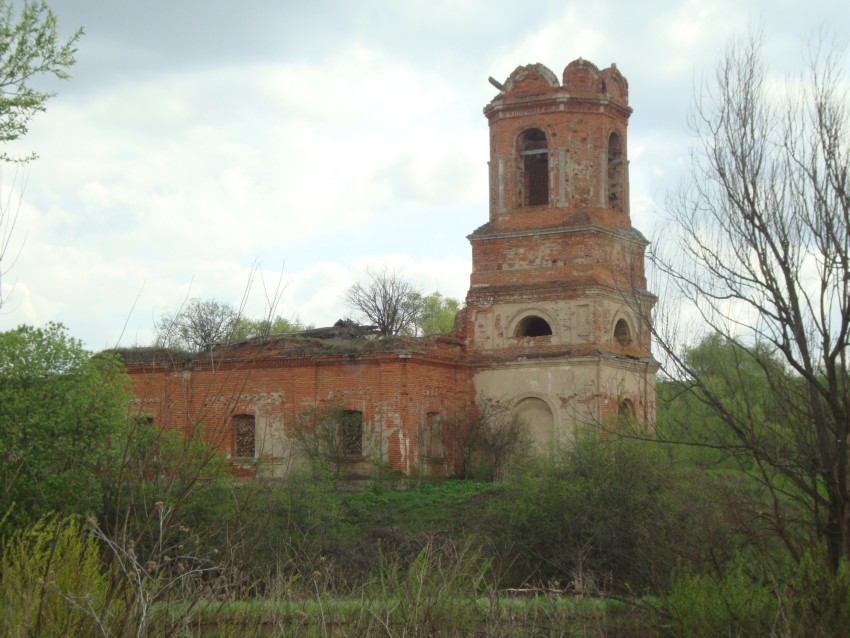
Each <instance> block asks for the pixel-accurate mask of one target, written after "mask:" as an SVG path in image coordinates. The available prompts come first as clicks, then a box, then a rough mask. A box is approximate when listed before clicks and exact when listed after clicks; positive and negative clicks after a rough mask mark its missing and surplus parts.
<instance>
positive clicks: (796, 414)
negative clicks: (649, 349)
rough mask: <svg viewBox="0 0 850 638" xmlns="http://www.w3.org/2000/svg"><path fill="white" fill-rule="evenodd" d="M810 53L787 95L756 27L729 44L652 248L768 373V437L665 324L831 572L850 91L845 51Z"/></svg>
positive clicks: (837, 515) (838, 542)
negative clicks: (791, 503) (801, 511)
mask: <svg viewBox="0 0 850 638" xmlns="http://www.w3.org/2000/svg"><path fill="white" fill-rule="evenodd" d="M809 61H810V64H809V67H808V74H807V77H805V78H804V79H803V81H802V82H796V83H795V82H788V83H787V84H786V85H785V88H784V90H783V89H782V88H780V87H778V85H777V84H776V83H772V82H769V78H768V73H767V71H766V69H765V66H764V64H763V62H762V54H761V37H760V36H752V37H750V38H749V40H747V41H744V42H734V43H733V44H731V45H730V46H729V48H728V49H727V51H726V53H725V55H724V56H723V58H722V59H721V61H720V63H719V64H718V66H717V70H716V74H715V76H714V80H713V82H712V84H711V85H710V86H709V87H707V88H706V89H705V90H704V91H703V92H702V93H701V94H700V95H698V97H697V101H696V105H695V108H694V114H693V119H692V123H693V128H694V132H695V133H696V139H697V142H696V147H695V148H694V150H693V158H692V168H691V171H692V172H691V179H690V180H689V181H688V182H687V184H686V185H685V187H684V188H683V189H682V190H681V191H680V193H679V194H678V196H676V197H674V198H671V201H670V202H669V205H668V209H669V214H670V217H671V221H672V222H673V223H672V224H671V225H670V227H671V228H673V229H674V230H673V232H675V233H677V234H678V236H677V237H675V239H676V240H677V241H670V239H669V238H666V239H665V241H664V242H656V246H658V245H659V244H662V246H661V247H660V248H656V252H655V253H654V255H653V260H654V263H655V265H656V267H658V268H659V269H660V270H661V271H662V272H663V273H665V274H666V275H667V276H668V277H667V278H668V281H669V285H670V286H672V288H673V289H674V290H676V291H678V293H679V301H681V302H682V303H683V304H686V305H687V306H688V307H690V308H691V310H692V311H694V312H696V313H698V315H699V316H701V317H702V319H703V321H704V322H705V323H706V324H707V325H708V326H709V327H710V328H711V329H712V330H713V331H715V332H717V333H718V334H720V335H721V336H722V338H723V340H724V341H725V342H726V343H729V344H733V345H734V351H733V352H734V354H735V356H736V357H739V358H742V359H741V361H740V363H739V365H742V366H744V365H746V366H756V367H758V368H759V369H760V370H761V374H762V375H763V377H764V379H765V380H766V382H767V383H768V384H769V387H770V390H771V399H772V401H774V402H775V403H776V408H777V411H778V412H779V413H781V414H783V415H784V420H783V423H782V424H777V427H772V428H770V436H764V432H763V431H761V432H760V431H759V430H758V428H757V427H756V423H755V421H754V419H753V418H752V416H753V415H754V414H755V412H754V408H755V407H756V406H755V405H749V406H743V408H744V409H741V407H742V406H736V405H732V404H730V403H729V401H728V396H724V393H723V392H720V391H718V388H717V387H715V386H713V385H712V377H711V375H706V374H704V371H702V370H701V369H700V367H699V366H698V365H696V364H695V363H696V362H695V361H694V359H693V358H689V357H687V356H686V355H685V354H683V350H682V349H681V348H680V347H679V345H680V344H679V343H678V342H677V340H676V338H675V335H672V334H671V333H668V332H666V331H665V330H663V328H664V325H665V324H664V322H663V321H659V322H657V324H656V331H657V342H658V344H659V346H660V347H661V349H662V350H663V353H662V354H663V355H666V357H667V361H668V363H669V365H670V373H671V376H673V377H674V378H678V379H683V380H686V381H687V382H688V384H689V385H690V387H691V388H692V389H693V391H694V393H695V396H697V397H698V398H699V399H700V400H701V401H702V402H703V403H704V404H705V405H707V406H709V407H710V408H711V410H712V411H713V413H714V414H715V415H716V416H717V417H718V418H719V419H720V420H721V421H722V423H723V425H724V426H725V427H726V428H727V429H728V431H729V433H730V435H731V436H733V437H734V444H735V445H736V446H739V447H740V448H741V449H743V450H746V451H747V452H748V453H749V455H750V456H751V457H752V459H753V462H754V464H755V467H756V468H757V469H756V471H757V473H758V474H759V475H760V476H761V478H762V480H763V481H764V484H765V486H766V487H767V488H768V489H771V490H773V493H774V495H775V497H776V499H777V500H781V499H785V498H788V497H789V496H791V497H794V498H797V499H799V500H800V502H801V503H802V504H803V505H804V506H805V507H806V509H807V512H808V517H807V520H808V524H809V529H810V530H812V531H813V532H814V533H815V534H816V536H817V537H818V538H819V539H820V540H822V541H823V542H824V543H825V545H826V548H827V554H828V558H829V566H830V567H831V568H832V569H833V570H834V569H837V568H838V566H839V564H840V562H841V560H842V559H848V558H850V474H848V469H850V468H848V461H849V460H850V458H848V454H850V450H848V427H850V383H848V370H847V347H848V342H849V341H850V122H849V121H848V120H850V106H848V105H850V100H848V95H847V78H846V77H845V76H844V75H843V73H842V65H843V64H844V63H845V62H844V56H843V55H840V54H839V53H837V52H835V51H830V52H824V51H823V50H821V49H819V48H817V47H816V48H814V49H813V50H812V51H811V54H810V58H809ZM664 246H675V248H676V249H677V250H678V251H680V252H678V253H675V254H674V253H672V252H671V253H670V254H663V252H661V251H663V248H664ZM777 358H778V359H779V360H780V361H781V362H782V365H781V366H777V365H776V359H777ZM744 359H745V360H747V361H744ZM734 396H735V400H736V401H740V400H746V395H745V394H741V393H736V394H735V395H734ZM759 400H762V399H761V398H759ZM779 425H781V427H779ZM769 426H770V424H767V427H769ZM758 427H761V428H763V427H766V426H765V422H764V421H762V423H761V424H760V425H759V426H758ZM777 522H779V521H777ZM787 542H788V544H789V547H791V549H792V550H793V547H792V546H793V541H791V540H790V539H789V540H788V541H787Z"/></svg>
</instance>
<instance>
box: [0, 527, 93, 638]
mask: <svg viewBox="0 0 850 638" xmlns="http://www.w3.org/2000/svg"><path fill="white" fill-rule="evenodd" d="M108 587H109V582H108V579H107V578H106V577H105V576H104V574H103V572H102V570H101V566H100V560H99V556H98V545H97V542H96V541H95V540H94V538H92V537H91V536H89V535H88V534H86V532H85V530H84V529H83V526H82V525H81V524H80V522H79V519H78V518H76V517H70V518H65V519H63V518H60V517H58V516H47V517H45V518H42V519H40V520H39V521H37V522H36V523H34V524H33V525H31V526H30V527H27V528H25V529H21V530H18V531H17V532H15V534H13V535H12V536H11V538H9V539H8V541H7V542H6V543H5V545H4V546H3V555H2V559H0V633H2V635H4V636H9V637H10V638H12V637H17V636H20V637H24V636H93V635H99V634H100V631H99V629H100V630H103V629H104V627H103V625H102V624H100V627H99V626H98V620H99V619H101V618H103V617H105V616H106V614H105V613H104V612H105V610H106V609H105V608H106V603H107V592H108Z"/></svg>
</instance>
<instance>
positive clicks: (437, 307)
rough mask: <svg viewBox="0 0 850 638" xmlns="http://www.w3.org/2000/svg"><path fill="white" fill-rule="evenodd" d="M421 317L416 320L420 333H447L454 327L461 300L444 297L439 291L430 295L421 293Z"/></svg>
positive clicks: (419, 297)
mask: <svg viewBox="0 0 850 638" xmlns="http://www.w3.org/2000/svg"><path fill="white" fill-rule="evenodd" d="M417 297H418V299H419V304H420V310H419V319H418V320H417V322H416V332H417V334H420V335H439V334H447V333H449V332H451V331H452V330H453V329H454V325H455V316H456V315H457V313H458V312H460V302H459V301H458V300H457V299H453V298H451V297H444V296H443V295H441V294H440V293H439V292H432V293H431V294H430V295H425V296H422V295H419V294H418V293H417Z"/></svg>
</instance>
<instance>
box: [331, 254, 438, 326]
mask: <svg viewBox="0 0 850 638" xmlns="http://www.w3.org/2000/svg"><path fill="white" fill-rule="evenodd" d="M366 278H367V281H366V282H364V283H357V284H354V285H353V286H351V288H349V289H348V290H347V291H346V293H345V301H346V303H347V304H348V306H349V308H351V309H352V310H354V311H355V312H357V313H359V314H360V315H361V316H362V317H363V318H365V319H366V320H367V321H370V322H371V323H372V324H374V325H375V326H377V328H378V331H379V332H380V334H381V335H383V336H392V335H399V334H403V333H405V332H406V331H409V330H413V329H414V328H415V326H416V324H417V322H418V321H419V318H420V316H421V314H422V295H421V294H420V292H419V291H418V290H416V288H414V287H413V285H412V284H411V283H410V282H409V281H406V280H405V279H404V278H403V277H402V276H401V274H400V273H398V272H396V271H391V270H387V268H382V269H381V270H367V272H366Z"/></svg>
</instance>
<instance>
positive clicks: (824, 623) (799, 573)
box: [665, 548, 850, 636]
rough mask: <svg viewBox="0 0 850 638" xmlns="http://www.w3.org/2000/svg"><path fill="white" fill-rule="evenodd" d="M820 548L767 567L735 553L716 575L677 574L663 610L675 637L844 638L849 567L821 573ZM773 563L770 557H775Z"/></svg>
mask: <svg viewBox="0 0 850 638" xmlns="http://www.w3.org/2000/svg"><path fill="white" fill-rule="evenodd" d="M823 553H824V552H823V549H822V548H816V549H815V550H814V551H811V552H807V553H806V554H805V555H804V556H803V558H802V559H801V560H800V562H799V563H794V562H793V561H784V562H782V561H781V562H780V564H779V566H778V567H777V566H773V567H771V566H768V565H766V564H765V562H764V560H763V559H762V558H760V557H759V556H758V555H754V554H753V553H752V552H740V553H738V554H737V555H736V556H735V557H734V558H733V559H732V560H730V561H729V562H728V563H726V564H724V565H723V566H722V569H721V570H720V571H719V572H717V573H715V572H699V571H696V570H695V569H686V568H681V569H678V570H677V571H676V573H675V575H674V579H673V586H672V587H671V589H670V591H669V592H668V593H667V595H666V597H665V606H666V610H667V613H669V615H670V617H671V619H672V620H673V627H674V631H675V634H676V635H680V636H768V635H782V636H843V635H847V630H848V627H850V565H849V564H848V563H847V562H842V563H841V565H840V566H839V569H838V570H837V571H836V572H835V573H832V572H830V571H829V570H825V569H823V565H824V563H825V557H824V556H822V555H819V554H823ZM774 558H775V557H774Z"/></svg>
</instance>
